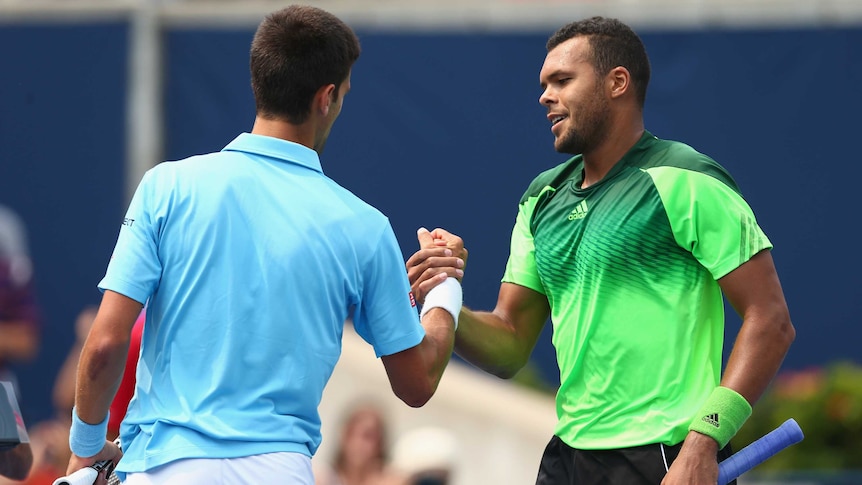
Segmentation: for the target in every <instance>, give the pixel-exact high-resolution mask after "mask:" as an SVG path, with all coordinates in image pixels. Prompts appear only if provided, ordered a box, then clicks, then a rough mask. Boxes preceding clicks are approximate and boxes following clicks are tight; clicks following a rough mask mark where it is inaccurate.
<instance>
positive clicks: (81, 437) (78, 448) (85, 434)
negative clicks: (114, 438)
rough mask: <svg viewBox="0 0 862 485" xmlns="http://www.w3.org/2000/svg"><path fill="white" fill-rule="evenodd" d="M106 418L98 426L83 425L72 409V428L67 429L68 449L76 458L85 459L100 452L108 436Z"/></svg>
mask: <svg viewBox="0 0 862 485" xmlns="http://www.w3.org/2000/svg"><path fill="white" fill-rule="evenodd" d="M109 416H110V413H108V416H105V419H104V420H103V421H102V422H101V423H98V424H89V423H85V422H84V421H82V420H81V418H79V417H78V411H77V408H75V407H73V408H72V427H71V428H70V429H69V449H70V450H71V451H72V453H74V454H75V455H77V456H80V457H82V458H87V457H90V456H94V455H96V454H98V453H99V452H100V451H102V448H103V447H104V446H105V437H106V436H107V435H108V417H109Z"/></svg>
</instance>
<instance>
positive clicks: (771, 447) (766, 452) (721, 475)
mask: <svg viewBox="0 0 862 485" xmlns="http://www.w3.org/2000/svg"><path fill="white" fill-rule="evenodd" d="M804 437H805V435H803V434H802V429H801V428H800V427H799V424H797V423H796V420H795V419H793V418H791V419H788V420H787V421H785V422H784V423H782V424H781V426H779V427H777V428H775V429H774V430H772V431H770V432H769V433H766V434H765V435H763V436H761V437H760V438H758V439H757V440H756V441H754V442H753V443H751V444H750V445H748V446H746V447H745V448H743V449H741V450H739V451H737V452H736V453H734V454H733V455H731V456H730V457H729V458H728V459H726V460H724V461H722V462H721V463H719V464H718V485H727V484H728V483H730V482H731V481H733V480H734V479H736V478H737V477H739V476H740V475H742V474H743V473H745V472H747V471H749V470H751V469H752V468H754V467H756V466H757V465H760V464H761V463H763V462H764V461H766V460H768V459H769V458H770V457H772V456H774V455H775V454H776V453H778V452H779V451H781V450H783V449H784V448H787V447H788V446H790V445H794V444H796V443H799V442H800V441H802V438H804Z"/></svg>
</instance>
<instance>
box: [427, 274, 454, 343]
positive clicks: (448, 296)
mask: <svg viewBox="0 0 862 485" xmlns="http://www.w3.org/2000/svg"><path fill="white" fill-rule="evenodd" d="M462 302H463V292H462V291H461V283H460V282H459V281H458V280H457V279H456V278H452V277H451V276H450V277H449V278H446V281H444V282H442V283H440V284H439V285H437V286H435V287H434V288H432V289H431V291H429V292H428V294H427V295H425V304H423V305H422V311H421V312H420V313H419V319H420V320H421V319H422V317H424V316H425V314H426V313H428V311H429V310H431V309H432V308H442V309H444V310H446V311H447V312H449V314H450V315H452V320H453V322H454V323H455V329H456V330H457V329H458V315H459V314H460V313H461V304H462Z"/></svg>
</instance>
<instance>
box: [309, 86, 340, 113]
mask: <svg viewBox="0 0 862 485" xmlns="http://www.w3.org/2000/svg"><path fill="white" fill-rule="evenodd" d="M334 94H335V84H325V85H323V86H321V87H320V89H318V90H317V93H315V95H314V107H315V109H317V110H318V111H320V114H321V115H323V116H326V115H328V114H329V108H330V106H332V102H333V100H334V99H335V95H334Z"/></svg>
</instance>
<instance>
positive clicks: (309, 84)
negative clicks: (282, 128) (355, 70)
mask: <svg viewBox="0 0 862 485" xmlns="http://www.w3.org/2000/svg"><path fill="white" fill-rule="evenodd" d="M359 52H360V48H359V39H357V37H356V34H355V33H354V32H353V30H352V29H351V28H350V27H348V26H347V24H345V23H344V22H342V21H341V20H340V19H339V18H338V17H336V16H334V15H332V14H330V13H329V12H326V11H324V10H321V9H319V8H315V7H308V6H301V5H292V6H290V7H287V8H285V9H282V10H279V11H277V12H273V13H271V14H269V15H267V17H266V18H265V19H264V20H263V22H261V24H260V26H259V27H258V28H257V32H255V34H254V40H253V41H252V43H251V61H250V67H251V87H252V90H253V91H254V99H255V104H256V106H257V114H258V115H259V116H263V117H265V118H273V119H284V120H286V121H288V122H290V123H293V124H300V123H302V122H304V121H305V120H306V119H307V118H308V115H309V113H310V109H311V101H312V99H313V98H314V94H315V93H316V92H317V90H318V89H320V88H321V87H322V86H326V85H328V84H334V85H335V86H336V87H339V86H341V83H342V82H344V81H345V80H346V79H347V76H348V74H349V73H350V69H351V67H352V66H353V63H354V62H355V61H356V59H358V58H359ZM335 95H336V96H337V93H336V94H335Z"/></svg>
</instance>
